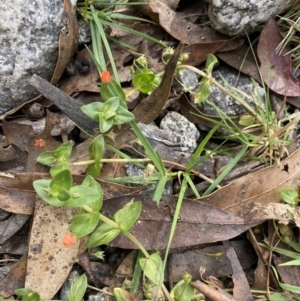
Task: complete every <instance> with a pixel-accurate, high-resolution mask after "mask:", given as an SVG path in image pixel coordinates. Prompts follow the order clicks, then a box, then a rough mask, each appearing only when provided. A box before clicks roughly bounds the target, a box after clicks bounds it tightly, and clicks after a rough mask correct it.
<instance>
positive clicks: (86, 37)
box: [78, 19, 92, 45]
mask: <svg viewBox="0 0 300 301" xmlns="http://www.w3.org/2000/svg"><path fill="white" fill-rule="evenodd" d="M78 28H79V35H78V44H80V45H84V44H89V43H91V41H92V36H91V30H90V26H89V25H88V23H87V22H86V21H85V20H84V19H79V20H78Z"/></svg>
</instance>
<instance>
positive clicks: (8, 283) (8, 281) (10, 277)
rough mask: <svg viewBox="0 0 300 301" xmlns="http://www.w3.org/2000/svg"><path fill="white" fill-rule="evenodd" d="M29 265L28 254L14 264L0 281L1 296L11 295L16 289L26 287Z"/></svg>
mask: <svg viewBox="0 0 300 301" xmlns="http://www.w3.org/2000/svg"><path fill="white" fill-rule="evenodd" d="M26 266H27V254H25V255H23V256H22V257H21V258H20V260H19V261H18V262H17V263H15V264H14V265H13V267H12V268H11V269H10V271H9V272H8V273H7V275H6V276H5V277H4V278H3V279H1V281H0V296H1V297H3V298H8V297H11V296H12V295H13V294H14V292H15V290H16V289H19V288H21V287H24V283H25V275H26Z"/></svg>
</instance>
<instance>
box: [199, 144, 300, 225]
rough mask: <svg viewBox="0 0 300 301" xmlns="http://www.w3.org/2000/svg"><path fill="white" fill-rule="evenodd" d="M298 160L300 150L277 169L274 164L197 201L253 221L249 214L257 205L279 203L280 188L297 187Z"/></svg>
mask: <svg viewBox="0 0 300 301" xmlns="http://www.w3.org/2000/svg"><path fill="white" fill-rule="evenodd" d="M299 161H300V149H298V150H296V151H295V152H294V153H293V154H291V155H290V156H289V157H287V158H286V159H285V160H283V161H282V162H281V164H280V166H277V165H273V166H270V167H267V168H264V169H261V170H259V171H257V172H254V173H251V174H248V175H246V176H244V177H241V178H239V179H238V180H236V181H234V182H232V183H230V184H228V185H226V186H224V187H222V188H221V189H219V190H217V191H216V192H214V193H212V194H210V195H209V196H206V197H203V198H201V199H200V200H201V201H203V202H207V203H209V204H211V205H214V206H217V207H219V208H222V209H224V210H226V211H227V212H230V213H232V214H234V215H236V216H239V217H241V218H244V219H246V220H251V219H253V218H256V215H255V213H252V212H251V211H252V209H253V208H254V207H255V206H256V205H257V204H261V205H262V206H266V205H267V204H269V203H279V202H280V201H281V198H280V191H281V190H282V189H283V188H291V189H296V188H298V184H297V183H298V180H299V172H300V171H299ZM258 218H259V216H258Z"/></svg>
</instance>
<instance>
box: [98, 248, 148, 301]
mask: <svg viewBox="0 0 300 301" xmlns="http://www.w3.org/2000/svg"><path fill="white" fill-rule="evenodd" d="M136 259H137V252H136V251H131V252H130V253H129V254H128V255H127V256H126V257H125V259H124V260H123V261H122V263H121V264H120V266H119V267H118V269H117V271H116V273H115V275H114V277H113V279H112V281H111V283H110V285H109V289H108V291H109V292H111V293H113V289H114V288H115V287H122V285H123V283H124V281H125V280H126V278H129V279H130V278H132V275H133V272H134V266H135V262H136ZM137 296H139V298H138V300H142V299H143V293H142V291H141V289H139V290H138V292H137V293H136V297H137ZM104 300H105V301H114V300H115V298H114V297H113V296H110V295H106V296H105V299H104ZM126 300H131V299H126Z"/></svg>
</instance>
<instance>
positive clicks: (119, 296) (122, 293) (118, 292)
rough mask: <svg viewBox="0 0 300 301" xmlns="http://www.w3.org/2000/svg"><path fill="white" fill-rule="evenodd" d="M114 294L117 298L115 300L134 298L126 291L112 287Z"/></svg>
mask: <svg viewBox="0 0 300 301" xmlns="http://www.w3.org/2000/svg"><path fill="white" fill-rule="evenodd" d="M114 296H115V298H116V299H117V301H132V300H136V299H135V298H134V296H132V295H131V294H130V293H129V292H128V291H126V290H124V289H122V288H120V287H115V288H114Z"/></svg>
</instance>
